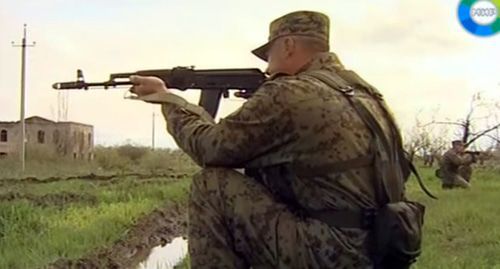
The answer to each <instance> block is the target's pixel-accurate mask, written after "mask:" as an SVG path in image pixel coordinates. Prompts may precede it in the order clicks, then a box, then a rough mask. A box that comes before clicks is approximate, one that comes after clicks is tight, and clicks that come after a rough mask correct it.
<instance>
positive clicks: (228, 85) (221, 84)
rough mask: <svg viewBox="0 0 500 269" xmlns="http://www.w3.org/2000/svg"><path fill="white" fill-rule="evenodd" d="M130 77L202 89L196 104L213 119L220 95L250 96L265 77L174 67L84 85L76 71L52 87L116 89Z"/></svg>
mask: <svg viewBox="0 0 500 269" xmlns="http://www.w3.org/2000/svg"><path fill="white" fill-rule="evenodd" d="M131 75H140V76H154V77H157V78H159V79H161V80H163V81H164V82H165V84H166V85H168V87H169V88H173V89H178V90H182V91H185V90H188V89H199V90H201V91H202V92H201V95H200V100H199V103H198V104H199V105H200V106H202V107H203V108H204V109H205V110H206V111H207V112H208V113H209V114H210V115H212V117H215V115H216V114H217V110H218V108H219V103H220V99H221V97H222V96H224V97H228V96H229V90H238V91H240V92H243V93H244V94H243V95H242V96H249V95H251V94H252V93H253V92H255V91H256V90H257V89H258V88H259V87H260V85H261V84H262V83H263V82H264V81H265V79H266V76H265V74H264V73H263V72H262V71H260V70H259V69H257V68H239V69H205V70H195V69H194V68H193V67H175V68H173V69H157V70H142V71H137V72H133V73H115V74H111V75H110V76H109V79H108V80H107V81H104V82H85V80H84V77H83V72H82V71H81V70H77V80H76V81H70V82H56V83H54V84H53V85H52V87H53V88H54V89H56V90H88V89H91V88H104V89H108V88H116V87H118V86H127V85H128V86H131V85H132V83H131V82H130V79H129V77H130V76H131Z"/></svg>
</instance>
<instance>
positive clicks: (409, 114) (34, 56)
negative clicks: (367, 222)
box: [0, 0, 500, 147]
mask: <svg viewBox="0 0 500 269" xmlns="http://www.w3.org/2000/svg"><path fill="white" fill-rule="evenodd" d="M458 2H459V1H458V0H442V1H435V0H419V1H401V0H377V1H367V0H350V1H345V0H325V1H312V0H308V1H305V0H302V1H295V0H286V1H277V0H275V1H269V0H267V1H264V0H252V1H239V0H232V1H222V0H219V1H201V0H200V1H188V0H183V1H171V0H162V1H160V0H141V1H139V0H120V1H117V0H115V1H111V0H109V1H102V0H101V1H96V0H85V1H84V0H18V1H11V0H0V121H1V120H9V121H10V120H18V119H19V99H20V91H19V89H20V56H21V50H20V49H19V48H13V47H12V46H11V41H15V42H16V43H19V42H20V40H21V37H22V27H23V23H27V24H28V39H29V40H28V41H36V46H35V47H34V48H30V49H29V50H28V54H27V55H28V57H27V64H28V65H27V112H26V113H27V116H32V115H38V116H42V117H46V118H49V119H52V120H57V115H58V113H57V111H58V93H57V92H56V91H55V90H52V89H51V85H52V83H54V82H56V81H67V80H74V79H75V76H76V74H75V73H76V72H75V71H76V69H78V68H81V69H83V70H84V74H85V77H86V80H88V81H92V80H94V81H103V80H105V79H106V78H107V76H108V75H109V73H116V72H131V71H137V70H143V69H158V68H172V67H175V66H190V65H194V66H195V67H196V68H245V67H258V68H261V69H264V68H265V63H264V62H262V61H260V60H259V59H257V58H256V57H254V56H253V55H252V54H251V53H250V51H251V50H252V49H253V48H255V47H257V46H259V45H261V44H262V43H263V42H265V40H266V39H267V35H268V25H269V22H270V21H272V20H273V19H275V18H277V17H279V16H281V15H284V14H286V13H288V12H291V11H295V10H299V9H307V10H316V11H321V12H323V13H326V14H327V15H329V16H330V20H331V47H332V51H334V52H336V53H337V54H338V55H339V57H340V59H341V60H342V61H343V63H344V64H345V66H346V67H347V68H349V69H352V70H355V71H356V72H357V73H358V74H360V75H361V76H363V77H364V78H365V79H366V80H368V81H369V82H370V83H372V84H373V85H375V86H376V87H378V88H379V90H381V91H382V93H383V94H384V95H385V97H386V99H387V102H388V103H389V105H390V106H391V108H392V110H393V112H394V113H395V115H396V118H397V120H398V121H399V123H400V125H402V127H403V128H404V129H408V128H409V127H411V126H412V125H413V123H414V118H415V116H416V115H417V114H418V113H419V111H423V112H420V115H421V116H422V117H423V118H424V121H425V120H427V119H429V118H430V115H431V114H432V113H433V111H436V109H438V108H439V115H438V116H439V118H443V119H444V118H447V117H449V118H450V119H454V118H457V117H461V116H463V115H464V114H465V113H466V111H467V107H468V104H469V100H470V98H471V96H472V94H473V93H474V92H477V91H482V92H483V98H486V99H487V98H490V99H493V98H496V99H500V34H497V35H496V36H493V37H489V38H481V37H476V36H473V35H471V34H469V33H468V32H466V31H465V30H464V29H463V28H462V26H461V25H460V23H459V21H458V19H457V15H456V10H457V6H458ZM124 93H125V90H109V91H106V92H105V91H92V92H83V91H81V92H77V91H73V92H70V93H68V94H67V95H68V97H67V98H68V99H69V109H68V120H70V121H78V122H83V123H87V124H92V125H94V127H95V134H96V135H95V139H96V142H97V143H99V144H105V145H114V144H119V143H124V142H126V141H127V140H128V141H131V142H134V143H138V144H143V145H149V144H150V141H151V123H152V119H151V118H152V117H151V116H152V113H153V112H156V113H159V112H160V110H159V107H156V106H153V105H149V104H145V103H141V102H137V101H130V100H125V99H123V95H124ZM187 97H188V98H189V100H191V101H193V102H195V100H196V97H197V95H196V94H195V93H193V94H189V95H188V96H187ZM241 103H242V101H240V100H235V99H233V98H232V99H230V100H226V101H225V102H224V103H223V107H222V111H221V112H222V113H221V115H227V114H228V113H230V112H231V111H233V110H234V109H235V108H237V107H238V106H239V105H241ZM425 118H427V119H425ZM156 123H157V132H156V140H157V145H160V146H164V147H167V146H168V147H173V146H174V143H173V140H172V139H171V138H170V137H169V136H168V135H167V133H166V131H165V123H164V122H163V119H162V118H160V117H157V121H156Z"/></svg>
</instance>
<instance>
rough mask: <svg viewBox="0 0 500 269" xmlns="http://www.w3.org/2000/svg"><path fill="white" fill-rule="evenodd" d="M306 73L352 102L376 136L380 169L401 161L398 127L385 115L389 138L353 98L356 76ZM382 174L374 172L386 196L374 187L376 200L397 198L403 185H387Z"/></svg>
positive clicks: (412, 169)
mask: <svg viewBox="0 0 500 269" xmlns="http://www.w3.org/2000/svg"><path fill="white" fill-rule="evenodd" d="M308 75H310V76H312V77H314V78H316V79H318V80H320V81H322V82H323V83H325V84H326V85H328V86H330V87H331V88H333V89H335V90H337V91H340V92H342V94H343V96H345V97H346V99H347V100H348V101H349V103H350V104H351V106H352V107H353V108H354V109H355V111H356V113H357V114H358V116H359V117H360V118H361V119H362V121H363V122H364V123H365V125H366V126H367V127H368V128H369V129H370V131H371V132H372V134H373V135H374V139H375V141H374V147H375V149H374V150H375V152H374V153H375V154H380V155H379V158H381V160H382V161H381V165H383V166H384V167H383V168H382V170H384V169H391V167H385V166H391V165H396V164H398V165H400V160H399V158H404V156H400V155H401V154H400V153H402V152H403V149H402V143H401V137H400V134H399V131H398V130H397V128H396V127H395V126H396V125H395V123H394V121H393V119H392V116H390V115H389V116H388V117H387V119H388V120H389V121H390V122H389V124H390V127H391V133H392V135H393V136H394V138H393V139H392V141H389V140H388V138H387V136H386V135H385V133H384V132H383V129H382V127H381V125H380V123H379V122H378V121H377V120H376V119H375V118H374V117H373V115H372V113H371V112H370V111H369V110H368V109H367V108H366V106H365V105H364V104H363V103H362V102H361V101H359V99H358V98H353V96H354V88H353V87H352V86H350V85H349V84H353V83H352V81H351V79H352V80H354V79H355V78H350V79H347V80H349V81H346V80H344V79H343V78H341V77H339V79H341V80H340V81H335V80H333V79H331V78H330V76H329V75H326V74H324V73H323V71H312V72H308ZM356 76H357V75H356ZM345 82H348V83H345ZM360 82H361V83H359V84H361V85H360V86H362V87H363V88H366V85H363V84H362V83H365V82H364V81H362V80H361V81H360ZM344 83H345V84H344ZM342 84H344V85H342ZM374 93H378V92H374ZM370 94H371V92H370ZM378 95H380V94H378ZM374 97H376V99H377V101H378V102H379V105H380V106H381V109H382V110H384V113H386V114H388V111H387V109H385V106H384V105H383V104H381V102H380V100H381V95H380V96H374ZM386 116H387V115H386ZM391 142H392V143H391ZM408 165H409V168H410V170H411V171H412V172H413V173H414V174H415V176H416V177H417V180H418V183H419V185H420V187H421V188H422V190H423V191H424V192H425V193H426V194H427V195H429V196H430V197H432V198H435V199H437V198H436V197H435V196H434V195H432V194H431V193H430V192H429V191H428V190H427V188H426V187H425V185H424V184H423V182H422V179H421V178H420V175H419V174H418V172H417V170H416V169H415V167H414V166H413V164H412V163H411V162H409V163H408ZM393 170H394V169H393ZM391 172H395V171H391ZM401 172H402V171H401ZM394 176H396V178H395V179H394V180H393V181H392V182H391V183H392V184H394V182H398V180H400V179H398V178H397V177H398V176H397V175H394ZM385 177H386V176H382V177H380V176H379V175H377V177H376V178H378V181H380V182H379V183H378V185H379V186H380V185H382V186H383V189H384V190H385V195H387V197H383V196H385V195H383V194H384V193H381V190H380V188H377V187H375V189H376V193H378V194H377V196H378V197H377V200H378V201H382V203H383V201H384V200H386V199H384V198H387V199H388V200H389V201H397V200H398V199H399V195H400V193H401V192H402V189H403V186H400V187H398V186H388V185H389V184H388V183H387V182H386V181H387V179H386V178H385ZM399 178H401V179H402V178H403V176H402V175H401V176H400V177H399ZM398 183H400V184H402V185H404V182H398Z"/></svg>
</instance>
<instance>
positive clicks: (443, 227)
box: [0, 163, 500, 269]
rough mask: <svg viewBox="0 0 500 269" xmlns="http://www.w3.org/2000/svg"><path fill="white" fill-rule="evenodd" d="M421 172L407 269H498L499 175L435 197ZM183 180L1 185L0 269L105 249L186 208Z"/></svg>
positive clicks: (484, 174)
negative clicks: (145, 222)
mask: <svg viewBox="0 0 500 269" xmlns="http://www.w3.org/2000/svg"><path fill="white" fill-rule="evenodd" d="M0 164H1V163H0ZM4 168H5V167H4ZM181 170H183V171H186V169H181ZM187 170H189V171H193V169H192V167H191V168H189V169H187ZM420 171H421V173H422V175H423V177H424V180H425V182H426V183H427V185H428V186H429V187H430V188H431V190H433V192H434V193H435V194H436V195H437V196H439V200H437V201H436V200H432V199H430V198H428V197H426V196H425V195H424V194H423V193H422V192H421V191H420V190H419V189H418V186H417V184H416V181H414V180H412V181H410V183H409V185H408V191H409V196H410V197H411V198H412V199H415V200H418V201H420V202H422V203H423V204H425V205H426V206H427V214H426V224H425V238H424V252H423V255H422V257H421V258H420V260H419V261H418V263H417V264H416V265H415V266H414V268H500V173H499V172H498V171H496V172H495V171H493V170H491V171H489V170H478V171H476V172H475V177H474V179H473V182H472V188H471V189H470V190H452V191H442V190H441V188H440V185H439V183H438V182H437V180H436V179H435V178H434V176H433V171H432V170H431V169H426V168H422V169H420ZM170 172H172V170H170ZM44 173H45V174H50V173H49V172H48V171H45V172H44ZM172 173H175V171H173V172H172ZM188 175H189V173H187V174H185V176H184V177H181V178H172V179H169V178H146V179H140V180H139V179H138V178H136V177H119V178H116V179H113V180H107V181H97V180H86V179H77V180H60V181H54V182H50V183H33V182H25V181H16V180H11V181H8V182H5V181H0V184H1V185H0V199H2V200H0V268H23V269H24V268H40V267H43V266H45V265H47V264H49V263H51V262H54V261H55V260H57V259H58V258H60V257H65V258H69V259H76V258H79V257H82V256H85V255H87V254H88V253H90V252H92V251H94V250H96V249H99V248H103V247H109V246H112V245H113V243H114V242H116V241H117V240H118V239H121V238H123V237H124V235H125V234H126V233H127V232H128V231H129V229H130V227H131V226H132V225H134V223H136V222H137V221H138V220H139V219H140V218H141V216H143V215H144V214H147V213H149V212H151V211H153V210H154V209H155V208H157V207H159V206H165V204H167V205H168V204H174V203H177V202H180V201H185V200H186V194H187V192H188V188H189V185H190V180H189V176H188Z"/></svg>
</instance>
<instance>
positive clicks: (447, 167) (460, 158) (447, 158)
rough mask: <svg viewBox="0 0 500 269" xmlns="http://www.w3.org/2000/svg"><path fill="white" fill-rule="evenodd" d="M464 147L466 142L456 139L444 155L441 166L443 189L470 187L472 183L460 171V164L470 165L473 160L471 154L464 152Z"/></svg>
mask: <svg viewBox="0 0 500 269" xmlns="http://www.w3.org/2000/svg"><path fill="white" fill-rule="evenodd" d="M464 149H465V147H464V143H463V142H462V141H461V140H455V141H453V142H452V148H451V149H449V150H448V151H447V152H446V153H445V154H444V155H443V158H442V160H441V167H440V176H441V180H442V182H443V184H442V187H443V189H451V188H454V187H461V188H469V187H470V183H469V182H467V180H465V179H464V178H463V176H462V175H461V174H460V172H459V168H460V166H464V165H470V164H471V163H472V162H473V158H472V157H471V156H470V155H469V154H464Z"/></svg>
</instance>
